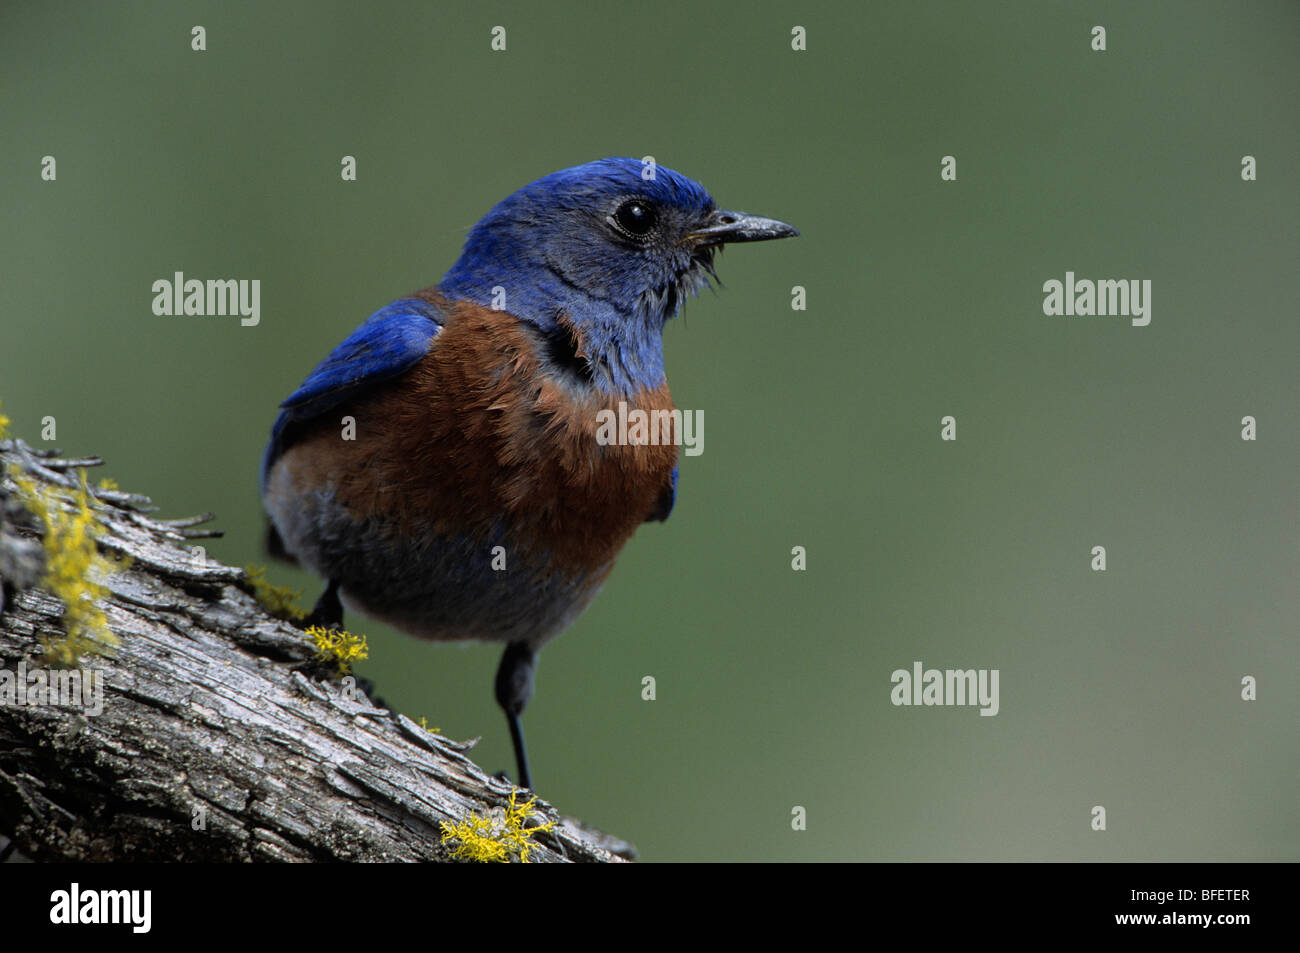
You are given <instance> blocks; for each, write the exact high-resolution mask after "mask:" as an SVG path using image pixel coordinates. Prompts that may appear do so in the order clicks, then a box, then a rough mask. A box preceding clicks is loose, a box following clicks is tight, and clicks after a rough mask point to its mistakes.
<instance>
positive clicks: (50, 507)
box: [9, 465, 126, 668]
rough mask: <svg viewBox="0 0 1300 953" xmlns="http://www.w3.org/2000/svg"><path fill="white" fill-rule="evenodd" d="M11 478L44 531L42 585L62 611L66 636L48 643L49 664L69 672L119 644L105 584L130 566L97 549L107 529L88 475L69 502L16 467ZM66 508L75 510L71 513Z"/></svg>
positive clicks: (59, 493) (72, 494)
mask: <svg viewBox="0 0 1300 953" xmlns="http://www.w3.org/2000/svg"><path fill="white" fill-rule="evenodd" d="M9 476H10V479H12V480H13V481H14V484H15V485H16V486H17V487H18V496H19V499H20V500H21V501H22V503H23V505H24V506H26V507H27V509H29V510H30V511H31V512H32V514H33V515H35V516H36V518H37V519H38V520H39V521H40V523H41V526H42V529H43V530H44V537H45V538H44V546H45V575H44V576H43V577H42V578H41V585H43V586H44V587H45V588H47V589H49V590H50V592H52V593H53V594H54V595H55V596H57V597H58V598H59V600H60V601H62V602H63V606H64V609H63V629H64V632H65V633H66V635H64V637H63V638H61V639H49V638H47V639H45V641H44V645H45V661H46V663H47V664H50V665H56V666H63V667H68V668H71V667H74V666H76V665H78V664H80V659H81V656H82V655H83V654H86V653H91V654H102V653H104V652H105V651H107V650H109V649H111V648H113V647H114V646H116V645H117V644H118V639H117V636H116V635H114V634H113V632H112V630H111V629H109V627H108V617H107V616H106V615H105V614H104V609H103V607H102V606H101V604H100V603H101V601H102V600H103V599H104V597H105V596H107V595H108V588H107V587H106V586H105V585H104V580H105V579H106V578H107V577H108V576H109V575H110V574H112V573H114V572H117V571H118V570H119V569H122V568H124V567H125V565H126V562H125V561H124V560H116V559H110V558H109V557H107V556H104V555H103V554H101V553H100V551H99V547H98V546H97V545H96V542H95V541H96V539H98V538H99V537H100V536H102V535H103V533H104V527H103V524H101V523H100V522H99V520H98V519H97V518H96V516H95V513H94V510H93V509H92V508H91V499H92V498H91V494H90V490H89V489H88V488H87V487H86V475H85V473H82V474H81V475H80V476H81V484H80V486H79V487H78V489H76V490H75V491H72V492H71V493H70V495H66V496H65V495H63V494H62V492H61V491H60V489H59V488H55V487H46V486H43V485H41V484H38V483H37V482H36V481H35V480H33V479H31V478H30V477H27V476H24V475H23V472H22V471H21V470H20V469H19V468H18V467H17V466H16V465H11V466H10V468H9ZM64 504H71V509H70V510H69V509H67V508H66V507H65V506H64Z"/></svg>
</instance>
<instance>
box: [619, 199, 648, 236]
mask: <svg viewBox="0 0 1300 953" xmlns="http://www.w3.org/2000/svg"><path fill="white" fill-rule="evenodd" d="M656 218H657V216H656V215H655V210H654V207H653V206H651V205H650V204H648V203H646V202H642V201H641V200H640V199H633V200H632V201H630V202H624V203H623V204H622V205H620V206H619V207H618V211H617V212H615V213H614V225H615V226H616V227H617V228H618V230H619V231H620V232H622V233H623V234H625V235H629V236H631V237H632V238H645V236H647V235H649V234H650V230H651V229H652V228H654V227H655V220H656Z"/></svg>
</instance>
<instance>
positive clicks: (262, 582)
mask: <svg viewBox="0 0 1300 953" xmlns="http://www.w3.org/2000/svg"><path fill="white" fill-rule="evenodd" d="M244 578H245V581H246V582H247V583H248V585H249V586H250V587H251V588H252V590H253V598H254V599H256V600H257V601H258V602H260V603H261V604H262V608H264V609H266V611H267V612H269V613H271V615H273V616H277V617H279V618H281V619H305V618H307V610H306V609H304V608H302V607H301V606H299V605H298V599H299V598H301V596H302V590H301V589H297V590H295V589H290V588H289V587H288V586H275V585H272V584H271V583H270V582H269V581H268V580H267V578H266V567H265V566H245V567H244Z"/></svg>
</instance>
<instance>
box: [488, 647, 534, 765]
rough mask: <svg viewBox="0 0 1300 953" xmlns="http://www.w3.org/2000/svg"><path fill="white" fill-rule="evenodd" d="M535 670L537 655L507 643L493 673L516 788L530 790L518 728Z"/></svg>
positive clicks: (530, 691) (525, 752) (522, 733)
mask: <svg viewBox="0 0 1300 953" xmlns="http://www.w3.org/2000/svg"><path fill="white" fill-rule="evenodd" d="M536 666H537V653H536V652H534V651H533V649H532V646H530V645H528V643H526V642H511V643H510V644H509V645H507V646H506V651H505V654H504V655H502V656H501V666H500V667H499V668H498V669H497V683H496V693H497V704H498V705H500V706H501V708H502V709H503V710H504V711H505V713H506V723H507V724H508V725H510V740H511V741H513V742H514V745H515V761H516V763H517V764H518V765H519V785H520V787H525V788H529V789H531V788H532V786H533V779H532V777H531V775H529V773H528V752H527V751H525V750H524V730H523V728H521V727H520V725H519V716H520V715H521V714H522V713H523V710H524V706H525V705H527V704H528V699H530V698H532V697H533V669H534V668H536Z"/></svg>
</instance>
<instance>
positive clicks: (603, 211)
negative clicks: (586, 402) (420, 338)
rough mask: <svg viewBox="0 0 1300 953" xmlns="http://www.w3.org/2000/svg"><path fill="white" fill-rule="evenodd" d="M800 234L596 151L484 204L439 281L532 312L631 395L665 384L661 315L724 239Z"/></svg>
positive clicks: (700, 278) (704, 273)
mask: <svg viewBox="0 0 1300 953" xmlns="http://www.w3.org/2000/svg"><path fill="white" fill-rule="evenodd" d="M798 234H799V233H798V231H796V230H795V229H794V228H792V227H791V226H789V225H786V224H785V223H783V222H778V221H774V220H773V219H768V218H760V217H758V216H756V215H746V214H743V213H740V212H727V211H722V210H720V209H718V208H717V206H716V205H715V204H714V201H713V199H712V198H711V197H710V196H709V193H708V192H706V191H705V190H704V188H703V187H702V186H700V185H699V184H697V183H696V182H693V181H692V180H690V179H688V178H686V176H684V175H680V174H678V173H676V172H673V171H672V170H671V169H666V168H664V167H663V166H655V165H652V164H651V163H649V162H648V161H647V162H642V161H641V160H638V159H618V158H616V159H600V160H598V161H596V162H588V163H587V164H586V165H580V166H575V167H574V168H572V169H564V170H562V171H560V172H554V173H552V174H551V175H548V176H546V177H545V178H543V179H538V180H537V181H536V182H533V183H532V184H531V185H526V186H524V187H523V188H522V189H520V190H519V191H518V192H515V193H514V194H513V195H511V196H510V197H509V198H506V199H505V200H503V201H502V202H501V203H500V204H498V205H497V206H496V208H494V209H492V211H490V212H488V214H487V215H485V216H484V217H483V219H482V220H481V221H480V222H479V223H478V224H477V225H475V226H474V228H473V229H472V230H471V231H470V233H469V238H468V239H467V240H466V242H465V249H464V251H463V252H462V253H461V256H460V260H459V261H457V262H456V264H455V265H454V266H453V267H452V269H451V271H449V272H447V274H446V276H445V277H444V278H443V279H442V282H441V284H440V285H439V288H440V289H441V290H442V291H443V293H444V294H446V295H448V296H449V297H452V298H462V299H466V300H469V301H474V302H476V303H478V304H481V305H484V306H486V307H495V308H499V309H501V310H504V311H508V312H509V313H510V314H513V315H515V316H516V317H518V318H520V319H521V320H524V321H527V322H528V323H530V324H532V325H533V326H534V327H536V328H537V329H538V331H540V332H541V333H542V334H543V335H545V336H547V338H548V340H550V341H552V343H554V344H556V345H557V346H559V347H561V348H562V349H563V351H564V352H565V353H566V354H567V355H568V357H569V358H570V359H571V360H574V361H576V362H577V365H578V366H580V368H581V372H582V373H583V374H584V375H585V376H586V377H588V378H589V380H590V381H591V383H592V384H593V385H594V386H596V387H598V388H600V389H601V390H603V391H606V392H608V393H618V394H632V393H635V392H636V391H637V390H639V389H642V388H648V387H657V386H658V385H660V384H661V383H663V380H664V363H663V326H664V323H665V322H666V321H667V320H668V319H669V318H671V317H672V316H673V315H674V314H676V313H677V310H678V308H679V307H680V306H681V304H682V301H683V300H684V299H685V298H686V297H687V296H688V295H690V294H694V293H695V292H697V291H699V290H700V289H701V288H703V287H705V286H706V285H708V283H709V279H710V277H715V278H716V275H715V274H714V271H713V255H714V252H715V251H716V250H717V249H718V248H719V247H720V246H721V245H723V244H725V243H727V242H753V241H764V240H766V239H772V238H785V237H787V236H791V235H798Z"/></svg>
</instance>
